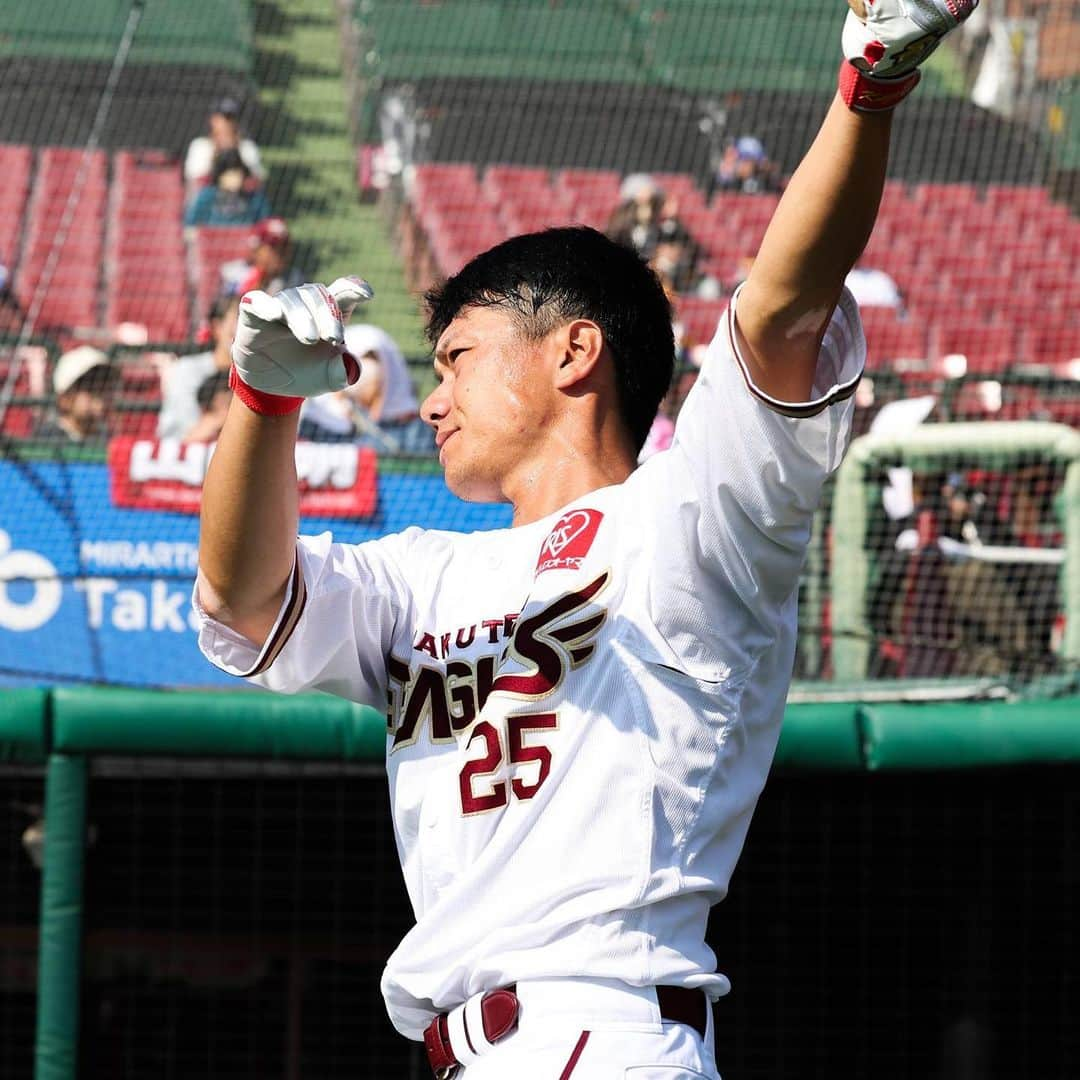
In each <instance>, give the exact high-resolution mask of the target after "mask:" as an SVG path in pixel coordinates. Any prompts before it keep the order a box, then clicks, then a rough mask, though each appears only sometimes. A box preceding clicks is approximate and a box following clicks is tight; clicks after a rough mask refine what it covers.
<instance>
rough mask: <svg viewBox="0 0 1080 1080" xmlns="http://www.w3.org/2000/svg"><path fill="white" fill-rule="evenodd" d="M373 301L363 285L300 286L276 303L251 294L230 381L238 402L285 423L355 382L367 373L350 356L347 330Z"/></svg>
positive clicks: (243, 306) (343, 281) (348, 281)
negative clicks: (358, 310)
mask: <svg viewBox="0 0 1080 1080" xmlns="http://www.w3.org/2000/svg"><path fill="white" fill-rule="evenodd" d="M374 295H375V293H374V290H373V289H372V288H371V286H370V285H369V284H368V283H367V282H366V281H364V280H363V279H362V278H358V277H343V278H338V279H337V280H336V281H334V282H332V283H331V284H330V285H318V284H311V285H300V286H298V287H297V288H295V289H286V290H285V291H284V292H280V293H278V294H277V295H276V296H270V295H269V294H267V293H264V292H261V291H258V290H257V291H255V292H249V293H245V294H244V296H243V297H242V298H241V300H240V316H239V320H238V323H237V327H236V339H235V340H234V341H233V345H232V360H233V369H232V372H231V374H230V376H229V385H230V386H232V388H233V390H234V392H235V393H236V396H237V397H238V398H240V400H241V401H243V402H244V404H245V405H247V406H248V408H250V409H253V410H254V411H255V412H258V413H263V414H264V415H272V416H279V415H283V414H284V413H289V412H293V411H294V410H295V409H298V408H299V407H300V403H301V402H302V401H303V399H304V398H306V397H316V396H317V395H319V394H326V393H329V392H330V391H331V390H343V389H344V388H345V387H346V386H349V385H351V384H352V383H354V382H356V380H357V379H358V378H359V377H360V365H359V363H358V362H357V360H356V359H355V358H354V357H352V356H350V355H349V353H347V352H345V351H344V350H345V326H344V322H345V320H347V319H348V318H349V316H350V315H351V314H352V311H353V308H355V307H356V305H357V304H359V303H360V302H361V301H363V300H370V299H371V298H372V296H374Z"/></svg>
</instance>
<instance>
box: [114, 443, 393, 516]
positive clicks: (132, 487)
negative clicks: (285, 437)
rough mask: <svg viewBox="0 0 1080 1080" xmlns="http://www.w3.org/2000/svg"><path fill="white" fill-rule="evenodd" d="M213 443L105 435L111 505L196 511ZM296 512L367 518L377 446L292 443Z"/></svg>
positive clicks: (375, 480)
mask: <svg viewBox="0 0 1080 1080" xmlns="http://www.w3.org/2000/svg"><path fill="white" fill-rule="evenodd" d="M215 445H216V444H214V443H181V442H177V441H176V440H175V439H163V440H161V441H158V440H154V439H138V438H135V437H133V436H131V435H122V436H119V437H117V438H115V439H111V440H110V441H109V457H108V460H109V489H110V492H111V495H112V503H113V506H123V507H129V508H133V509H139V510H172V511H174V512H177V513H181V514H197V513H198V512H199V502H200V499H201V498H202V482H203V477H204V476H205V475H206V467H207V465H208V464H209V463H210V458H211V457H212V456H213V453H214V447H215ZM296 472H297V476H298V478H299V481H300V513H301V514H303V515H305V516H307V517H347V518H367V517H371V516H372V515H373V514H374V513H375V507H376V503H377V499H378V469H377V467H376V456H375V451H374V450H372V449H371V448H369V447H357V446H352V445H350V444H349V443H312V442H299V443H297V444H296Z"/></svg>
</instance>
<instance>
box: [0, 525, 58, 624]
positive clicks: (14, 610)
mask: <svg viewBox="0 0 1080 1080" xmlns="http://www.w3.org/2000/svg"><path fill="white" fill-rule="evenodd" d="M62 597H63V586H62V585H61V584H60V578H59V576H58V575H57V572H56V567H55V566H53V564H52V563H51V562H49V560H48V559H46V558H45V556H44V555H39V554H38V553H37V552H36V551H16V550H12V547H11V537H10V536H9V535H8V534H7V533H6V532H4V531H3V529H0V630H16V631H25V630H37V629H38V627H41V626H44V625H45V624H46V623H47V622H48V621H49V620H50V619H51V618H52V617H53V616H54V615H55V614H56V612H57V610H58V609H59V607H60V600H61V599H62Z"/></svg>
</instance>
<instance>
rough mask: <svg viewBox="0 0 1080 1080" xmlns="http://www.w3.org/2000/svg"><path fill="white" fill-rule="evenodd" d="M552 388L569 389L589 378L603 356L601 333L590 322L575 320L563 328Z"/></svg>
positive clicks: (602, 335)
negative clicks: (554, 386) (553, 386)
mask: <svg viewBox="0 0 1080 1080" xmlns="http://www.w3.org/2000/svg"><path fill="white" fill-rule="evenodd" d="M558 346H559V351H560V356H559V363H558V368H557V370H556V372H555V385H556V386H558V387H559V388H560V389H564V390H565V389H568V388H570V387H571V386H575V385H576V384H578V383H580V382H582V380H584V379H587V378H588V377H589V375H591V374H592V372H593V371H594V369H595V368H596V365H597V364H598V363H599V362H600V358H601V357H602V356H603V353H604V332H603V330H601V329H600V327H599V326H597V325H596V323H594V322H593V321H592V320H591V319H574V321H573V322H570V323H567V325H566V326H564V327H562V329H561V332H560V334H559V338H558Z"/></svg>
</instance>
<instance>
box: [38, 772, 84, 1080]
mask: <svg viewBox="0 0 1080 1080" xmlns="http://www.w3.org/2000/svg"><path fill="white" fill-rule="evenodd" d="M87 771H88V770H87V763H86V758H84V757H70V756H69V755H67V754H50V755H49V765H48V771H47V773H46V777H45V864H44V867H43V869H42V878H41V918H40V920H39V924H38V985H37V1038H36V1041H35V1045H34V1080H75V1076H76V1074H77V1071H78V1051H79V995H80V983H81V979H82V914H83V864H84V857H85V846H86V788H87Z"/></svg>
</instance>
